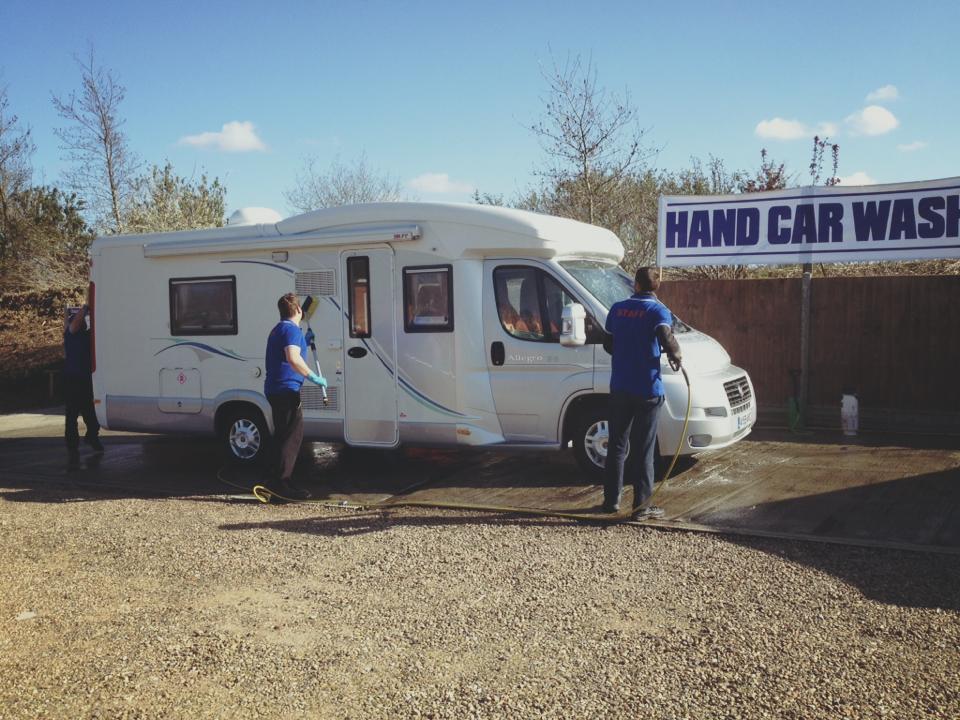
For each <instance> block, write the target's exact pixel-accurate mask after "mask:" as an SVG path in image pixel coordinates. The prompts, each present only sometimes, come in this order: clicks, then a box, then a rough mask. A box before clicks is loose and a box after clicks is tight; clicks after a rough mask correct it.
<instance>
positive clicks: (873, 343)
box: [659, 276, 960, 433]
mask: <svg viewBox="0 0 960 720" xmlns="http://www.w3.org/2000/svg"><path fill="white" fill-rule="evenodd" d="M800 291H801V280H800V279H799V278H796V279H772V280H697V281H669V282H664V283H663V286H662V287H661V288H660V292H659V295H660V298H661V299H662V300H663V301H664V302H665V303H666V304H667V305H668V306H669V307H670V309H671V310H672V311H673V312H674V313H675V314H676V315H677V316H678V317H680V318H681V319H683V320H684V321H686V322H688V323H689V324H691V325H693V326H694V327H695V328H697V329H698V330H702V331H703V332H705V333H707V334H708V335H711V336H712V337H714V338H716V339H717V340H718V341H719V342H720V343H721V344H722V345H723V346H724V347H725V348H726V349H727V351H728V352H729V353H730V356H731V358H732V360H733V362H734V364H735V365H739V366H740V367H743V368H745V369H746V370H747V371H748V372H749V373H750V377H751V378H752V379H753V383H754V387H755V389H756V393H757V398H758V402H759V405H760V409H761V422H767V423H770V424H783V422H784V419H785V410H786V403H787V400H788V398H789V397H790V396H791V395H793V394H794V387H793V382H792V380H791V375H790V371H791V370H799V368H800ZM844 388H850V389H852V390H853V391H855V393H856V395H857V397H858V399H859V402H860V413H861V427H862V428H863V429H865V430H869V429H876V430H895V431H921V432H945V433H960V276H917V277H914V276H903V277H838V278H814V279H813V282H812V292H811V331H810V377H809V389H808V392H809V411H808V424H810V425H814V426H827V427H834V426H838V425H839V422H840V410H839V408H840V396H841V392H842V390H844Z"/></svg>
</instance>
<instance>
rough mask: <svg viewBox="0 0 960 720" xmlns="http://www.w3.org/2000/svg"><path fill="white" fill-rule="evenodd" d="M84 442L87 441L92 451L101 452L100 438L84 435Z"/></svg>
mask: <svg viewBox="0 0 960 720" xmlns="http://www.w3.org/2000/svg"><path fill="white" fill-rule="evenodd" d="M83 440H84V442H85V443H87V445H89V446H90V447H92V448H93V450H94V452H98V453H102V452H103V443H102V442H100V438H98V437H95V436H90V437H85V438H84V439H83Z"/></svg>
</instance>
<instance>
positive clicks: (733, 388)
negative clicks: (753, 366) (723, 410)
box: [723, 375, 753, 415]
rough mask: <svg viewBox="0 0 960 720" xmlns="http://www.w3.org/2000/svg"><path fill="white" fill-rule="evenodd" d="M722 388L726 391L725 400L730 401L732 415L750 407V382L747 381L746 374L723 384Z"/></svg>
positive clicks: (751, 396) (751, 394)
mask: <svg viewBox="0 0 960 720" xmlns="http://www.w3.org/2000/svg"><path fill="white" fill-rule="evenodd" d="M723 389H724V391H726V393H727V401H728V402H729V403H730V409H731V410H733V414H734V415H738V414H739V413H742V412H744V411H746V410H748V409H749V408H750V400H751V399H752V398H753V393H752V392H751V391H750V383H749V382H747V376H746V375H744V376H743V377H738V378H737V379H735V380H730V381H728V382H725V383H724V384H723Z"/></svg>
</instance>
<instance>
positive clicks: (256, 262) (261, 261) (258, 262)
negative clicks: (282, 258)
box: [220, 260, 295, 275]
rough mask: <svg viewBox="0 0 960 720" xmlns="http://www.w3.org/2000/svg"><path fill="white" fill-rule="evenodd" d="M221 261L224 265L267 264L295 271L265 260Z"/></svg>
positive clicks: (290, 271)
mask: <svg viewBox="0 0 960 720" xmlns="http://www.w3.org/2000/svg"><path fill="white" fill-rule="evenodd" d="M220 262H221V263H223V264H224V265H229V264H231V263H237V264H246V265H266V266H267V267H272V268H277V269H279V270H283V271H284V272H288V273H290V274H291V275H292V274H293V273H294V272H295V271H294V270H293V269H291V268H288V267H284V266H283V265H277V264H276V263H269V262H266V261H264V260H221V261H220Z"/></svg>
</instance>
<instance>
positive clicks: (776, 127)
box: [753, 117, 811, 140]
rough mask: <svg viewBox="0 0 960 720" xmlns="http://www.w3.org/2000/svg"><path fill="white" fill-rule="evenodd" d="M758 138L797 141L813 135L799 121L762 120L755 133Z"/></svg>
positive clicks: (781, 119)
mask: <svg viewBox="0 0 960 720" xmlns="http://www.w3.org/2000/svg"><path fill="white" fill-rule="evenodd" d="M753 132H754V133H755V134H756V135H757V136H758V137H762V138H771V139H774V140H797V139H799V138H802V137H807V136H808V135H811V133H810V130H809V129H808V128H807V126H806V125H804V124H803V123H802V122H800V121H799V120H784V119H783V118H778V117H777V118H774V119H773V120H761V121H760V122H759V123H757V127H756V128H754V131H753Z"/></svg>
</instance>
